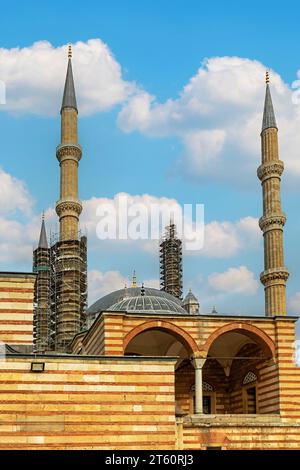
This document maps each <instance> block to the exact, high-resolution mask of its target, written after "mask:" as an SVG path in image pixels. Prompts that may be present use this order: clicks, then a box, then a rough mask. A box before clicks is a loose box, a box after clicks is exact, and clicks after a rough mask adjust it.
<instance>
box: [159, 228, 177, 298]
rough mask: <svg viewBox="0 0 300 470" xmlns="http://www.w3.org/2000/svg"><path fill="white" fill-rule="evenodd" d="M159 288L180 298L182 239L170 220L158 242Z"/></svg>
mask: <svg viewBox="0 0 300 470" xmlns="http://www.w3.org/2000/svg"><path fill="white" fill-rule="evenodd" d="M160 286H161V287H160V290H163V291H165V292H168V293H169V294H172V295H174V296H175V297H178V298H179V299H181V298H182V241H181V240H180V239H179V238H177V236H176V226H175V224H174V223H173V222H172V221H171V222H170V225H169V226H168V227H166V233H165V237H164V238H163V240H162V241H161V243H160Z"/></svg>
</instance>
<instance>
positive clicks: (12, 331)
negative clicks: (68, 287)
mask: <svg viewBox="0 0 300 470" xmlns="http://www.w3.org/2000/svg"><path fill="white" fill-rule="evenodd" d="M35 278H36V276H35V274H31V273H6V272H5V273H4V272H0V341H2V342H3V343H6V344H8V345H11V346H13V345H20V344H25V345H32V341H33V295H34V283H35Z"/></svg>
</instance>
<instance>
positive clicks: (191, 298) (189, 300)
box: [182, 289, 199, 305]
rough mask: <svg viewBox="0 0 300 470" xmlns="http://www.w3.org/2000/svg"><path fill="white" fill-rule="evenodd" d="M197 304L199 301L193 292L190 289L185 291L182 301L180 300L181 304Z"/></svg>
mask: <svg viewBox="0 0 300 470" xmlns="http://www.w3.org/2000/svg"><path fill="white" fill-rule="evenodd" d="M192 303H193V304H198V303H199V301H198V299H197V297H195V295H194V294H193V292H192V289H190V290H189V292H188V293H187V295H186V296H185V298H184V300H183V302H182V305H186V304H192Z"/></svg>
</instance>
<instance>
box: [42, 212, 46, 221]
mask: <svg viewBox="0 0 300 470" xmlns="http://www.w3.org/2000/svg"><path fill="white" fill-rule="evenodd" d="M42 220H45V211H43V212H42Z"/></svg>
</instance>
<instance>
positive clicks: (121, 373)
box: [0, 356, 176, 450]
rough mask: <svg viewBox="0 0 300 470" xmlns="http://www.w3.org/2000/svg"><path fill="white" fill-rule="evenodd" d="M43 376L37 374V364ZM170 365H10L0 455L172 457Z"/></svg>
mask: <svg viewBox="0 0 300 470" xmlns="http://www.w3.org/2000/svg"><path fill="white" fill-rule="evenodd" d="M35 361H36V362H45V371H44V372H40V373H35V372H31V371H30V368H31V363H32V362H35ZM174 364H175V360H172V359H171V358H168V359H167V358H162V359H159V358H147V359H144V358H142V359H139V358H119V359H117V358H95V357H93V358H91V357H89V358H87V357H80V356H76V357H74V356H73V357H63V356H60V357H55V356H44V357H43V356H39V357H38V358H37V359H34V357H29V356H27V357H25V356H23V357H17V356H14V357H7V358H6V361H2V362H1V363H0V368H1V374H0V396H1V403H0V409H1V413H0V449H27V450H29V449H125V450H126V449H174V448H175V431H176V429H175V428H176V426H175V413H174V410H175V399H174Z"/></svg>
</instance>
